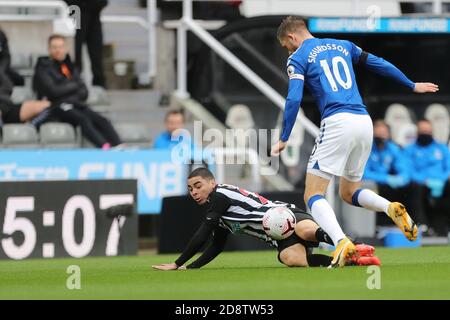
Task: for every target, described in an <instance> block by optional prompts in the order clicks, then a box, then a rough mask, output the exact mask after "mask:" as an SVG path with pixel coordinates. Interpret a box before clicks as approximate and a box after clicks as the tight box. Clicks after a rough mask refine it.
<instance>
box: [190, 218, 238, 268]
mask: <svg viewBox="0 0 450 320" xmlns="http://www.w3.org/2000/svg"><path fill="white" fill-rule="evenodd" d="M229 234H230V231H228V230H226V229H223V228H221V227H217V228H216V230H214V236H213V238H212V241H211V243H210V244H209V246H208V247H207V248H206V249H205V251H204V252H203V254H202V255H201V256H200V257H199V258H198V259H197V260H195V261H194V262H192V263H191V264H190V265H188V266H187V269H197V268H201V267H203V266H204V265H206V264H208V263H210V262H211V261H213V260H214V258H215V257H217V256H218V255H219V254H220V253H221V252H222V251H223V249H224V248H225V244H226V242H227V238H228V235H229Z"/></svg>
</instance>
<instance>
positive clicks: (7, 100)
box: [0, 72, 13, 116]
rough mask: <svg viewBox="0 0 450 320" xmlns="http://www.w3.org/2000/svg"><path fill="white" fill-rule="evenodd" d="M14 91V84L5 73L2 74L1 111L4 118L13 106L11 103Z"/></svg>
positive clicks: (0, 86)
mask: <svg viewBox="0 0 450 320" xmlns="http://www.w3.org/2000/svg"><path fill="white" fill-rule="evenodd" d="M12 89H13V84H12V82H11V81H10V80H9V78H8V77H7V76H6V74H5V73H4V72H0V111H1V113H2V116H5V115H6V114H7V113H8V112H9V110H10V109H11V107H12V106H13V103H12V101H11V93H12Z"/></svg>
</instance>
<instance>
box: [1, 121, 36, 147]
mask: <svg viewBox="0 0 450 320" xmlns="http://www.w3.org/2000/svg"><path fill="white" fill-rule="evenodd" d="M3 146H4V147H5V148H8V149H21V148H23V149H36V148H39V147H40V145H39V136H38V133H37V131H36V128H35V127H34V126H32V125H31V124H5V125H4V126H3Z"/></svg>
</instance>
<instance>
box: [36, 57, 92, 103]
mask: <svg viewBox="0 0 450 320" xmlns="http://www.w3.org/2000/svg"><path fill="white" fill-rule="evenodd" d="M63 62H64V63H65V64H66V65H67V67H68V68H69V70H70V71H71V73H72V78H71V79H68V78H66V76H64V74H63V73H62V72H61V64H62V63H61V62H58V61H55V60H52V59H50V58H49V57H41V58H39V59H38V62H37V64H36V67H35V70H34V71H35V72H34V77H33V88H34V90H35V91H36V92H37V95H38V99H43V98H47V99H48V100H50V101H51V102H54V103H62V102H66V103H82V102H85V101H86V99H87V97H88V90H87V87H86V85H85V84H84V82H83V80H82V79H81V77H80V74H79V73H78V71H77V70H76V69H75V68H74V65H73V64H72V62H71V60H70V57H69V55H67V57H66V59H65V60H64V61H63Z"/></svg>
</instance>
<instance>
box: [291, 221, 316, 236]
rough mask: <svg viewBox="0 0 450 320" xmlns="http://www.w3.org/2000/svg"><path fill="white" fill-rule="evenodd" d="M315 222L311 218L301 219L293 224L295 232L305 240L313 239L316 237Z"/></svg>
mask: <svg viewBox="0 0 450 320" xmlns="http://www.w3.org/2000/svg"><path fill="white" fill-rule="evenodd" d="M317 228H318V226H317V224H316V223H315V222H314V221H312V220H303V221H300V222H299V223H297V224H296V225H295V233H296V234H297V235H298V236H299V237H300V238H302V239H303V240H307V241H314V240H315V238H316V231H317Z"/></svg>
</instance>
